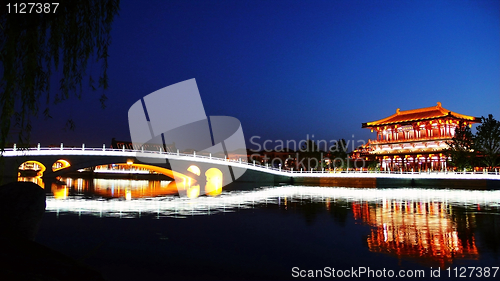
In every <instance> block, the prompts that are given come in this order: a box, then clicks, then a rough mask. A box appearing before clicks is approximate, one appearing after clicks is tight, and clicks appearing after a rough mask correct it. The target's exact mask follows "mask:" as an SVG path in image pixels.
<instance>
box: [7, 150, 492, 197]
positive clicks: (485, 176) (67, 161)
mask: <svg viewBox="0 0 500 281" xmlns="http://www.w3.org/2000/svg"><path fill="white" fill-rule="evenodd" d="M2 156H3V159H4V165H3V175H4V176H5V175H6V176H9V175H12V176H17V173H18V170H19V167H20V166H21V165H22V164H23V163H34V164H36V165H37V166H38V167H39V170H38V176H41V177H44V178H54V177H58V176H62V175H64V174H65V173H68V172H76V171H78V170H80V169H83V168H88V167H95V166H100V165H108V164H127V165H129V166H130V167H135V168H147V169H150V170H152V171H155V172H157V173H161V174H164V175H167V176H169V177H171V178H173V179H175V180H176V181H177V182H179V181H189V180H195V181H196V180H198V179H200V177H202V178H203V179H204V178H205V176H206V177H207V181H209V178H210V177H211V178H216V179H217V180H219V181H221V182H220V183H219V184H222V185H223V186H225V185H227V184H229V183H231V182H234V181H236V180H237V181H238V182H249V183H269V184H278V183H287V184H291V183H294V184H314V185H329V186H345V187H410V186H427V187H429V186H436V187H452V188H453V187H459V188H460V187H465V188H474V189H500V175H499V172H498V170H495V171H490V172H487V173H486V172H481V173H474V172H472V173H470V172H469V173H465V172H429V173H426V172H372V171H342V172H337V171H335V172H332V171H290V170H282V169H278V168H272V167H269V166H262V165H258V164H255V163H249V162H247V161H245V160H246V159H241V158H240V159H228V158H218V157H212V156H211V155H208V156H207V155H199V154H196V153H195V152H194V153H193V154H183V153H179V152H177V153H172V152H165V151H147V150H129V149H124V148H123V149H113V148H106V147H105V146H103V147H101V148H86V147H85V146H82V147H79V148H75V147H63V146H62V145H61V147H48V148H44V147H40V146H38V147H36V148H29V149H16V148H15V147H14V148H11V149H5V151H4V152H2ZM203 182H204V180H203Z"/></svg>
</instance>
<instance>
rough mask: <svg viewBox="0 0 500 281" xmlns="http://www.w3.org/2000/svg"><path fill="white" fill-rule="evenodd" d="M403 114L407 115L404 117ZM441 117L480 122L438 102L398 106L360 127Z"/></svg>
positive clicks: (477, 118) (476, 118)
mask: <svg viewBox="0 0 500 281" xmlns="http://www.w3.org/2000/svg"><path fill="white" fill-rule="evenodd" d="M404 116H408V117H407V118H405V117H404ZM443 117H454V118H455V119H462V120H468V121H471V122H472V123H478V122H480V118H479V117H474V116H469V115H464V114H460V113H456V112H453V111H451V110H448V109H445V108H443V107H441V103H440V102H438V103H437V105H436V106H432V107H424V108H418V109H412V110H405V111H400V109H399V108H398V109H397V110H396V113H395V114H393V115H391V116H389V117H386V118H383V119H380V120H376V121H372V122H367V123H362V126H361V127H362V128H369V127H376V126H381V125H391V124H400V123H408V122H415V121H424V120H432V119H438V118H443Z"/></svg>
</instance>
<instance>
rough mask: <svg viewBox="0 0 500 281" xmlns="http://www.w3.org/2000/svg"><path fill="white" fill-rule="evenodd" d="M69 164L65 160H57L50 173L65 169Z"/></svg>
mask: <svg viewBox="0 0 500 281" xmlns="http://www.w3.org/2000/svg"><path fill="white" fill-rule="evenodd" d="M70 166H71V164H70V163H69V162H68V160H65V159H59V160H57V161H56V162H54V164H52V172H57V171H59V170H62V169H66V168H68V167H70Z"/></svg>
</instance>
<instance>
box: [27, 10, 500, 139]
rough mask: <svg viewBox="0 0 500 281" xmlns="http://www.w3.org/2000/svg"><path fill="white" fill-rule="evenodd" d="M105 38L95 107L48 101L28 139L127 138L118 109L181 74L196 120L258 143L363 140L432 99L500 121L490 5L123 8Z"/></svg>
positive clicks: (499, 33)
mask: <svg viewBox="0 0 500 281" xmlns="http://www.w3.org/2000/svg"><path fill="white" fill-rule="evenodd" d="M111 36H112V43H111V45H110V50H109V55H110V58H109V69H108V72H109V76H110V80H109V84H110V87H109V89H108V90H107V91H105V94H106V95H107V97H108V101H107V103H106V104H107V108H106V109H104V110H103V109H101V108H100V104H99V96H100V94H101V93H102V91H101V90H99V91H98V92H91V91H88V93H84V97H83V98H82V100H77V99H72V100H68V101H65V102H63V103H61V104H59V105H57V106H52V108H51V110H52V116H53V118H52V119H51V120H48V121H46V120H43V118H42V117H40V118H39V120H38V121H36V122H35V129H34V131H33V134H32V142H33V143H37V142H41V144H42V146H47V145H49V144H60V143H61V142H64V143H65V145H77V146H80V145H81V143H85V145H86V146H87V147H90V146H96V147H98V146H102V144H103V143H106V145H107V146H108V145H109V144H110V142H111V138H113V137H115V138H116V139H118V140H130V134H129V129H128V120H127V118H128V109H129V108H130V106H132V104H133V103H135V102H136V101H137V100H139V99H140V98H142V97H143V96H145V95H148V94H150V93H152V92H154V91H156V90H158V89H160V88H163V87H166V86H169V85H172V84H175V83H177V82H181V81H184V80H187V79H191V78H195V79H196V81H197V84H198V88H199V91H200V94H201V98H202V100H203V103H204V106H205V111H206V114H207V115H226V116H233V117H236V118H238V119H239V120H240V121H241V123H242V126H243V132H244V134H245V137H246V139H247V140H249V139H250V138H251V137H252V136H260V137H261V138H260V139H261V142H262V141H264V140H266V139H270V140H273V141H275V140H284V141H286V140H292V139H295V140H297V141H299V140H302V139H305V138H306V136H307V135H309V136H310V138H311V137H312V135H314V139H315V140H327V141H329V140H333V139H339V138H345V139H353V137H352V135H354V139H356V140H359V139H363V140H368V139H369V138H374V137H375V135H374V133H370V131H369V130H367V129H362V128H361V123H362V122H369V121H374V120H378V119H381V118H384V117H387V116H389V115H391V114H393V113H395V112H396V109H397V108H400V109H401V110H409V109H414V108H421V107H429V106H435V105H436V102H438V101H439V102H441V103H442V106H443V107H444V108H446V109H449V110H452V111H455V112H458V113H462V114H467V115H472V116H477V117H480V116H487V115H488V114H493V115H494V117H495V118H496V119H500V1H498V0H486V1H456V0H455V1H373V0H370V1H352V0H349V1H289V0H287V1H284V0H283V1H186V0H182V1H123V0H122V2H121V10H120V14H119V16H118V17H117V18H116V19H115V21H114V24H113V30H112V34H111ZM99 67H100V65H99V64H95V63H94V64H93V65H91V69H90V70H89V71H93V70H95V69H98V68H99ZM56 88H57V87H55V86H54V87H53V89H54V90H56ZM170 106H175V105H169V104H165V110H168V109H169V107H170ZM68 118H72V119H74V121H75V122H76V129H75V130H74V131H64V130H63V127H64V123H65V121H66V120H67V119H68ZM165 122H168V120H165ZM247 145H248V147H249V148H255V146H254V145H252V144H251V143H250V142H247Z"/></svg>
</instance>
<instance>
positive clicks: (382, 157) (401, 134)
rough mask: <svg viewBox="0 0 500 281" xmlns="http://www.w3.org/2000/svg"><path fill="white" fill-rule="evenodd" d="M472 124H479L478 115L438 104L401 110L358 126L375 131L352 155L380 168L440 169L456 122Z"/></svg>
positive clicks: (444, 163)
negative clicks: (464, 113)
mask: <svg viewBox="0 0 500 281" xmlns="http://www.w3.org/2000/svg"><path fill="white" fill-rule="evenodd" d="M462 122H463V123H465V124H466V125H468V126H472V124H474V123H480V122H481V120H480V118H479V117H473V116H468V115H463V114H459V113H456V112H453V111H450V110H448V109H445V108H443V107H442V106H441V103H440V102H438V103H437V105H436V106H433V107H426V108H419V109H413V110H406V111H401V110H400V109H399V108H398V109H397V110H396V113H395V114H393V115H391V116H389V117H386V118H383V119H380V120H377V121H372V122H368V123H363V124H362V126H361V127H362V128H367V129H370V130H371V131H372V132H375V133H376V134H377V136H376V139H375V140H369V141H368V143H367V144H366V145H365V146H364V147H362V148H360V149H358V150H357V151H355V154H357V155H356V156H358V157H363V158H365V159H366V160H372V161H374V160H377V161H379V163H381V169H382V170H388V169H390V170H397V171H399V170H403V171H411V170H413V171H418V170H427V169H432V170H443V169H446V160H447V159H446V156H445V155H444V154H443V151H444V150H445V149H447V148H448V145H447V144H446V141H450V140H451V139H452V138H453V136H454V134H455V128H456V127H457V126H458V125H459V124H460V123H462Z"/></svg>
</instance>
